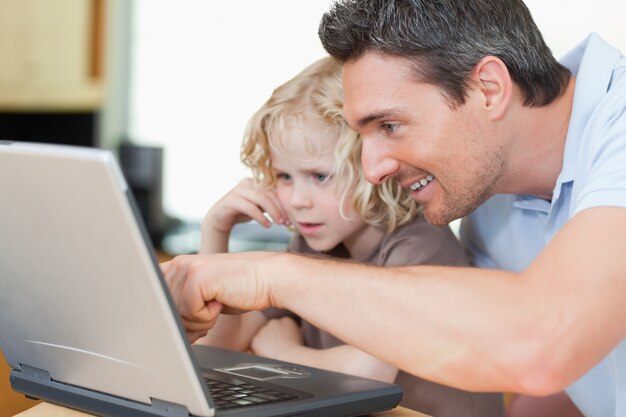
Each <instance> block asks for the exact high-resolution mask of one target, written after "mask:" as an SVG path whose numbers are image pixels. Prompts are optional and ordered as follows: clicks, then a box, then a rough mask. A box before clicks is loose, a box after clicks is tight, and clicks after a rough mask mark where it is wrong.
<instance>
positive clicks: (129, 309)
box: [0, 141, 402, 417]
mask: <svg viewBox="0 0 626 417" xmlns="http://www.w3.org/2000/svg"><path fill="white" fill-rule="evenodd" d="M154 253H155V251H154V249H153V247H152V245H151V243H150V241H149V238H148V235H147V233H146V229H145V227H144V225H143V223H142V221H141V218H140V216H139V214H138V211H137V209H136V206H135V203H134V200H133V198H132V195H131V193H130V191H129V187H128V186H127V184H126V181H125V179H124V176H123V174H122V171H121V169H120V167H119V165H118V162H117V160H116V157H115V155H114V154H113V153H112V152H110V151H108V150H103V149H95V148H80V147H71V146H64V145H47V144H33V143H19V142H10V141H0V312H1V313H0V347H1V348H2V351H3V354H4V356H5V358H6V360H7V362H8V363H9V365H10V366H11V368H12V370H11V375H10V379H11V385H12V388H13V389H14V390H16V391H18V392H22V393H24V394H26V395H28V396H30V397H34V398H39V399H42V400H45V401H49V402H52V403H56V404H61V405H64V406H67V407H71V408H74V409H78V410H82V411H86V412H89V413H93V414H97V415H101V416H116V417H119V416H133V417H137V416H168V417H177V416H180V417H183V416H203V417H204V416H213V415H218V416H221V415H223V416H256V417H265V416H298V417H313V416H355V415H361V414H367V413H371V412H377V411H383V410H388V409H391V408H393V407H395V406H396V405H397V404H398V403H399V402H400V400H401V397H402V389H401V388H400V387H399V386H397V385H394V384H386V383H383V382H378V381H373V380H369V379H365V378H359V377H356V376H350V375H345V374H341V373H335V372H329V371H324V370H320V369H315V368H311V367H306V366H302V365H296V364H291V363H286V362H281V361H276V360H271V359H268V358H263V357H259V356H254V355H249V354H245V353H241V352H233V351H228V350H223V349H218V348H211V347H206V346H196V345H190V344H189V343H188V341H187V338H186V335H185V332H184V329H183V327H182V325H181V321H180V318H179V316H178V313H177V311H176V309H175V306H174V304H173V302H172V300H171V298H170V295H169V292H168V290H167V286H166V284H165V283H164V280H163V278H162V276H161V273H160V269H159V266H158V263H157V261H156V259H155V256H154Z"/></svg>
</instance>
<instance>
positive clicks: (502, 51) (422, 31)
mask: <svg viewBox="0 0 626 417" xmlns="http://www.w3.org/2000/svg"><path fill="white" fill-rule="evenodd" d="M319 36H320V39H321V41H322V44H323V45H324V48H325V49H326V51H328V53H329V54H330V55H332V56H333V57H335V58H336V59H338V60H339V61H341V62H344V63H345V62H348V61H355V60H357V59H358V58H360V57H361V56H362V55H363V54H364V53H366V52H380V53H383V54H388V55H393V56H399V57H403V58H406V59H408V60H410V61H411V62H412V63H413V67H414V69H415V71H416V75H417V79H418V80H420V81H424V82H427V83H431V84H434V85H437V86H439V87H441V89H442V90H443V92H444V93H445V95H446V96H447V97H448V99H449V100H450V101H451V104H452V105H453V106H454V105H460V104H463V103H464V102H465V97H466V89H467V87H468V80H469V76H470V74H471V72H472V70H473V69H474V67H475V66H476V64H478V62H479V61H480V60H481V59H482V58H484V57H485V56H488V55H492V56H496V57H498V58H499V59H501V60H502V61H503V62H504V63H505V65H506V66H507V68H508V70H509V73H510V74H511V78H512V79H513V81H514V82H515V83H516V84H517V85H518V86H519V88H520V89H521V91H522V95H523V99H524V105H527V106H536V107H539V106H544V105H547V104H549V103H551V102H552V101H554V100H555V99H556V98H557V97H559V96H560V95H561V94H562V93H563V92H564V91H565V88H566V86H567V83H568V81H569V79H570V76H571V73H570V71H569V70H568V69H567V68H565V67H563V66H562V65H561V64H559V63H558V62H557V61H556V59H555V58H554V56H553V55H552V53H551V52H550V49H549V48H548V47H547V45H546V43H545V42H544V40H543V37H542V36H541V33H540V32H539V29H538V28H537V26H536V25H535V22H534V21H533V19H532V16H531V15H530V11H529V10H528V8H527V7H526V5H525V4H524V3H523V2H522V1H521V0H337V1H336V2H335V3H334V4H333V5H332V6H331V8H330V10H329V11H328V12H327V13H325V14H324V16H323V17H322V21H321V23H320V27H319Z"/></svg>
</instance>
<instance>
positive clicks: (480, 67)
mask: <svg viewBox="0 0 626 417" xmlns="http://www.w3.org/2000/svg"><path fill="white" fill-rule="evenodd" d="M472 78H473V79H474V81H475V82H476V84H475V85H476V86H477V88H476V91H477V92H478V93H479V94H480V96H479V97H480V98H479V99H480V100H482V101H483V105H484V108H485V110H487V111H489V112H490V113H491V118H492V119H494V120H497V119H500V118H501V117H502V116H503V115H504V114H505V112H506V109H507V107H508V106H509V104H510V102H511V97H512V94H513V80H512V79H511V75H510V74H509V70H508V68H507V67H506V65H505V64H504V62H502V60H501V59H499V58H497V57H495V56H486V57H484V58H483V59H481V60H480V62H479V63H478V64H476V67H474V71H473V74H472Z"/></svg>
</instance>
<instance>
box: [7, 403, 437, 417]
mask: <svg viewBox="0 0 626 417" xmlns="http://www.w3.org/2000/svg"><path fill="white" fill-rule="evenodd" d="M89 416H91V414H86V413H82V412H80V411H76V410H71V409H69V408H65V407H60V406H58V405H53V404H50V403H41V404H39V405H36V406H34V407H33V408H30V409H28V410H26V411H24V412H22V413H19V414H17V415H15V417H89ZM371 416H376V417H428V416H427V415H426V414H422V413H418V412H417V411H413V410H409V409H408V408H402V407H397V408H394V409H393V410H390V411H385V412H383V413H376V414H371Z"/></svg>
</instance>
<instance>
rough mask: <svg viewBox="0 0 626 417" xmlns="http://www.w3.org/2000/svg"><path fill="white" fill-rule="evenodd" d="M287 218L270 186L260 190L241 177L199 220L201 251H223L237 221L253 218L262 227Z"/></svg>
mask: <svg viewBox="0 0 626 417" xmlns="http://www.w3.org/2000/svg"><path fill="white" fill-rule="evenodd" d="M268 215H269V217H271V219H272V220H273V223H276V224H283V225H289V220H288V217H287V215H286V214H285V212H284V210H283V208H282V207H281V205H280V203H279V201H278V197H276V194H275V193H274V191H272V190H260V189H259V188H258V187H256V186H255V184H254V181H253V180H252V178H244V179H243V180H241V181H240V182H239V184H237V186H235V188H233V189H232V190H230V191H229V192H228V193H227V194H226V195H225V196H223V197H222V198H221V199H220V200H218V201H217V203H215V204H214V205H213V207H211V208H210V209H209V211H208V212H207V214H206V215H205V217H204V221H203V222H202V239H201V240H202V242H201V250H200V252H201V253H216V252H226V251H227V242H228V236H229V235H230V231H231V230H232V228H233V227H234V226H235V225H236V224H237V223H243V222H247V221H249V220H255V221H257V222H258V223H259V224H261V225H263V226H264V227H270V226H271V225H272V222H271V221H270V220H269V219H268V217H266V216H268Z"/></svg>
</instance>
